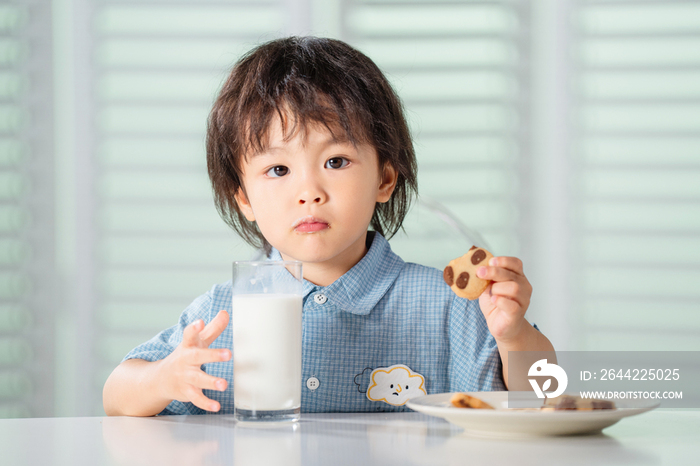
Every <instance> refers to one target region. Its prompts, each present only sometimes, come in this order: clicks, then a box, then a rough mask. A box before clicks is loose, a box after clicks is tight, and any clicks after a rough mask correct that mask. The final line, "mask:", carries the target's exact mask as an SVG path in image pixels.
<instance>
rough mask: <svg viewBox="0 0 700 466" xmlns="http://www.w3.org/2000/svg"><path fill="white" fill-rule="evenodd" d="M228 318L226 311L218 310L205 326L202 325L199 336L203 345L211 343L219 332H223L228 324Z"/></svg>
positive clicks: (217, 336)
mask: <svg viewBox="0 0 700 466" xmlns="http://www.w3.org/2000/svg"><path fill="white" fill-rule="evenodd" d="M228 320H229V316H228V312H226V311H219V313H218V314H217V315H216V317H214V318H213V319H212V321H211V322H209V323H208V324H207V326H206V327H204V330H202V331H201V332H200V333H199V338H200V339H201V340H202V342H203V343H204V345H205V346H209V345H211V344H212V342H213V341H214V340H216V339H217V338H219V335H221V332H223V331H224V329H225V328H226V326H227V325H228Z"/></svg>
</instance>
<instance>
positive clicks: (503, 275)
mask: <svg viewBox="0 0 700 466" xmlns="http://www.w3.org/2000/svg"><path fill="white" fill-rule="evenodd" d="M476 276H477V277H479V278H483V279H484V280H493V281H494V282H507V281H516V280H520V279H521V278H522V275H518V274H517V273H515V272H513V271H512V270H508V269H504V268H502V267H479V268H478V269H476Z"/></svg>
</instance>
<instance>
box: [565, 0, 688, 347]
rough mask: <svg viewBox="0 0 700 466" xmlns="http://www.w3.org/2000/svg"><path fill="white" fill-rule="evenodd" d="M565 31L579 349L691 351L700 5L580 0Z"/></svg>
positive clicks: (574, 275)
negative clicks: (569, 53)
mask: <svg viewBox="0 0 700 466" xmlns="http://www.w3.org/2000/svg"><path fill="white" fill-rule="evenodd" d="M574 24H575V25H576V26H577V32H578V35H577V44H578V45H577V46H576V47H575V50H574V52H575V55H574V56H575V57H577V66H576V67H575V68H574V70H575V73H574V75H573V82H574V83H575V84H576V86H575V87H574V89H575V98H576V108H575V112H576V113H575V120H574V121H576V123H577V124H576V125H575V133H574V134H575V140H574V146H575V147H577V149H578V150H577V151H575V153H574V160H575V165H576V167H577V174H576V181H575V183H574V186H575V188H574V191H573V195H574V200H575V203H574V206H575V209H574V210H575V212H574V218H575V219H576V220H575V224H576V235H575V237H574V244H573V249H574V250H575V251H576V252H575V254H574V257H575V260H574V263H573V264H572V270H575V272H573V273H572V280H573V281H574V282H575V283H577V284H579V286H577V287H576V288H575V289H576V290H577V293H576V296H575V297H574V302H575V303H576V305H575V308H574V311H575V314H576V315H577V316H578V317H577V319H576V321H577V322H578V323H579V324H580V325H579V326H577V330H578V332H576V333H577V334H578V335H579V341H578V344H579V348H581V349H610V350H615V349H619V350H642V349H643V350H672V349H675V350H697V349H698V348H699V346H698V340H697V337H696V336H695V338H693V333H694V332H695V333H694V334H695V335H697V329H698V328H699V326H700V319H699V318H698V317H696V315H697V312H692V309H695V310H697V305H698V302H700V294H699V293H698V292H697V286H696V283H697V280H699V279H700V253H699V252H698V251H700V240H698V238H699V237H700V236H699V235H700V188H698V186H700V166H699V164H700V158H698V154H699V153H700V99H699V98H698V96H699V95H700V87H698V81H699V79H698V78H699V77H700V74H698V73H699V71H700V54H699V52H698V51H699V50H700V5H698V4H697V3H693V2H677V1H673V2H593V1H591V2H586V1H579V2H577V3H576V6H575V9H574Z"/></svg>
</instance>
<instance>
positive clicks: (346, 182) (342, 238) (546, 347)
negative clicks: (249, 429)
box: [104, 37, 553, 416]
mask: <svg viewBox="0 0 700 466" xmlns="http://www.w3.org/2000/svg"><path fill="white" fill-rule="evenodd" d="M207 162H208V168H209V176H210V178H211V181H212V185H213V188H214V194H215V199H216V203H217V208H218V209H219V212H220V213H221V215H222V217H223V218H224V219H225V220H226V221H227V223H228V224H229V225H231V226H232V227H233V228H234V230H236V231H237V232H238V233H239V234H240V235H241V236H242V237H243V238H244V239H245V240H246V241H248V242H249V243H250V244H252V245H253V246H255V247H258V248H262V249H264V250H265V252H266V253H267V255H268V257H269V258H270V259H273V260H280V259H284V260H299V261H302V262H303V267H304V279H305V281H304V308H303V337H302V345H303V349H302V380H304V381H306V383H305V387H303V388H302V410H303V411H304V412H339V411H400V410H406V409H407V408H405V407H404V406H403V405H401V404H397V403H394V402H393V401H392V400H393V399H392V398H391V397H389V398H388V399H387V398H386V397H384V398H381V399H380V398H379V397H378V396H373V395H372V393H371V390H369V387H368V385H369V383H368V376H369V374H370V373H371V372H372V371H375V370H378V369H380V370H381V369H387V371H385V372H387V373H388V371H389V370H390V369H392V368H397V367H398V368H401V370H403V371H405V373H406V377H408V379H411V378H413V379H411V380H421V381H422V385H421V386H420V388H421V389H422V390H423V392H425V393H441V392H449V391H478V390H502V389H504V388H506V387H507V386H508V378H507V374H508V372H507V363H508V360H507V354H508V351H514V350H529V351H552V350H553V348H552V345H551V344H550V342H549V340H547V338H546V337H544V336H543V335H542V334H541V333H540V332H538V331H537V330H536V329H535V328H533V327H532V326H531V325H530V324H529V323H528V322H527V321H526V320H525V318H524V315H525V311H526V310H527V307H528V305H529V302H530V295H531V292H532V289H531V287H530V285H529V283H528V281H527V279H526V278H525V276H524V274H523V271H522V264H521V262H520V261H519V260H518V259H516V258H511V257H496V258H494V259H493V260H492V262H491V263H490V264H489V266H488V267H482V268H480V269H479V270H478V272H477V273H478V275H479V276H480V277H482V278H486V279H490V280H493V281H494V284H493V285H492V286H491V287H489V289H488V290H487V291H486V292H484V293H483V294H482V295H481V297H480V298H479V301H478V303H477V302H476V301H467V300H465V299H462V298H458V297H456V296H455V295H454V294H453V293H452V291H451V290H450V288H449V287H448V286H447V285H446V284H445V283H444V281H443V279H442V272H441V271H439V270H436V269H432V268H428V267H423V266H419V265H416V264H409V263H404V262H403V261H402V260H401V259H400V258H399V257H398V256H396V255H395V254H393V253H392V252H391V248H390V247H389V244H388V242H387V241H386V239H385V238H384V236H386V237H388V238H390V237H391V236H392V235H393V234H394V233H396V232H397V231H398V230H399V229H400V228H401V223H402V221H403V218H404V216H405V214H406V212H407V211H408V207H409V204H410V199H411V198H412V196H413V195H415V193H416V186H417V183H416V160H415V154H414V152H413V145H412V141H411V138H410V134H409V130H408V126H407V124H406V121H405V117H404V114H403V109H402V106H401V103H400V100H399V99H398V97H397V96H396V94H395V93H394V91H393V89H392V88H391V86H390V85H389V83H388V82H387V80H386V78H385V77H384V75H383V74H382V73H381V71H380V70H379V69H378V68H377V66H376V65H375V64H374V63H373V62H372V61H371V60H370V59H369V58H367V57H366V56H365V55H363V54H362V53H360V52H359V51H357V50H355V49H353V48H352V47H350V46H348V45H347V44H345V43H343V42H340V41H337V40H331V39H319V38H313V37H305V38H297V37H291V38H286V39H279V40H274V41H271V42H268V43H266V44H263V45H261V46H259V47H257V48H255V49H253V50H252V51H251V52H249V53H248V54H247V55H246V56H244V57H243V58H242V59H241V60H239V62H238V63H237V64H236V65H235V66H234V68H233V70H232V72H231V75H230V76H229V78H228V80H227V82H226V83H225V84H224V86H223V89H222V90H221V92H220V94H219V96H218V98H217V100H216V102H215V104H214V108H213V110H212V112H211V115H210V118H209V127H208V134H207ZM368 227H371V228H372V231H368ZM230 308H231V282H230V281H229V282H227V283H224V284H221V285H215V286H214V287H213V288H212V290H211V291H210V292H209V293H207V294H205V295H203V296H201V297H199V298H197V299H196V300H195V301H194V302H193V303H192V304H191V305H190V306H189V307H188V308H187V309H186V310H185V311H184V312H183V314H182V316H181V317H180V321H179V323H178V325H176V326H174V327H172V328H170V329H167V330H164V331H163V332H161V333H160V334H158V335H157V336H155V337H154V338H153V339H151V340H150V341H148V342H146V343H144V344H142V345H140V346H139V347H137V348H135V349H134V350H132V351H131V352H130V353H129V354H128V355H127V356H126V357H125V360H124V361H123V362H122V363H121V364H120V365H119V366H118V367H117V368H116V369H115V370H114V372H113V373H112V375H111V376H110V377H109V379H108V380H107V383H106V384H105V388H104V407H105V411H106V412H107V414H109V415H119V414H122V415H123V414H126V415H138V416H148V415H155V414H159V413H161V414H200V413H205V412H207V411H212V412H223V413H230V412H232V411H233V394H232V393H231V390H227V387H228V386H229V384H230V383H231V377H232V363H231V351H230V349H229V348H230V347H231V338H232V336H231V335H232V333H231V332H232V331H231V329H230V328H229V327H228V312H227V310H229V309H230ZM408 379H407V380H408ZM392 388H393V384H392ZM398 388H401V387H397V390H398ZM406 390H408V386H406ZM413 390H415V386H414V388H413ZM398 391H400V390H398ZM404 402H405V400H404Z"/></svg>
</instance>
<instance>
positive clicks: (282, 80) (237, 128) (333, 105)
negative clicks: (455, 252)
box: [206, 37, 418, 253]
mask: <svg viewBox="0 0 700 466" xmlns="http://www.w3.org/2000/svg"><path fill="white" fill-rule="evenodd" d="M275 117H279V118H280V119H281V122H282V125H283V131H284V133H285V135H286V136H285V139H286V140H290V139H291V138H292V137H294V135H295V134H296V132H297V131H299V130H301V131H302V134H306V130H307V128H308V126H309V124H323V125H325V127H326V128H328V130H329V131H330V132H331V133H332V134H333V135H334V136H335V137H336V138H338V139H340V140H348V141H350V142H351V143H353V144H355V145H357V144H360V143H368V144H370V145H372V146H373V147H374V148H375V150H376V151H377V155H378V157H379V167H380V173H381V171H382V170H383V169H384V167H386V166H387V164H390V165H391V166H392V167H394V169H395V170H396V171H397V173H398V180H397V183H396V188H395V189H394V192H393V194H392V196H391V199H390V200H389V201H388V202H386V203H383V204H382V203H377V205H376V207H375V210H374V215H373V216H372V220H371V222H370V226H371V227H372V228H373V229H374V230H376V231H378V232H379V233H381V234H382V235H383V236H385V237H387V238H391V237H392V236H393V235H394V234H395V233H396V232H398V231H399V230H400V229H401V225H402V222H403V219H404V217H405V216H406V213H407V212H408V209H409V207H410V203H411V200H412V198H413V197H414V196H415V195H416V194H417V190H418V186H417V179H416V172H417V163H416V156H415V152H414V150H413V142H412V140H411V135H410V132H409V129H408V124H407V123H406V118H405V116H404V112H403V107H402V104H401V101H400V99H399V97H398V96H397V95H396V93H395V92H394V90H393V89H392V87H391V85H390V84H389V82H388V81H387V79H386V77H385V76H384V74H382V72H381V71H380V70H379V68H378V67H377V65H375V64H374V62H372V60H370V59H369V58H368V57H367V56H366V55H364V54H363V53H361V52H360V51H358V50H356V49H354V48H352V47H351V46H349V45H348V44H346V43H344V42H342V41H339V40H335V39H326V38H317V37H287V38H283V39H276V40H272V41H270V42H267V43H264V44H262V45H260V46H258V47H256V48H254V49H253V50H251V51H250V52H248V53H247V54H245V55H244V56H243V57H242V58H241V59H240V60H239V61H238V62H237V63H236V64H235V65H234V67H233V69H232V71H231V74H230V75H229V77H228V79H227V80H226V82H225V83H224V85H223V88H222V89H221V92H220V93H219V95H218V97H217V99H216V101H215V102H214V107H213V108H212V111H211V113H210V115H209V121H208V125H207V143H206V146H207V167H208V171H209V178H210V179H211V182H212V188H213V191H214V200H215V203H216V208H217V210H218V211H219V214H220V215H221V216H222V218H223V219H224V221H226V223H227V224H229V225H230V226H231V227H232V228H233V229H234V230H235V231H236V232H238V233H239V234H240V235H241V237H242V238H243V239H244V240H245V241H246V242H248V243H249V244H250V245H252V246H253V247H256V248H262V249H265V251H266V252H268V253H269V251H270V245H269V244H268V243H267V240H265V238H264V237H263V236H262V233H261V232H260V230H259V229H258V226H257V224H256V223H255V222H250V221H248V220H247V219H246V218H245V216H244V215H243V213H242V212H241V211H240V209H239V207H238V204H237V203H236V200H235V198H234V195H235V194H236V192H237V191H238V189H243V190H244V192H245V187H244V186H242V183H241V179H242V165H243V164H242V162H243V160H244V159H245V158H246V157H248V156H249V155H250V154H253V153H257V152H262V151H264V150H265V148H266V146H267V144H268V130H269V128H270V123H271V120H272V118H275ZM287 121H292V127H291V129H289V131H288V130H287V128H286V122H287ZM339 132H340V134H338V133H339Z"/></svg>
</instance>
